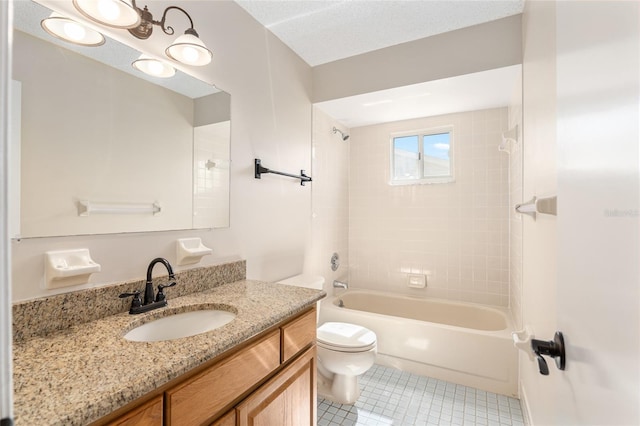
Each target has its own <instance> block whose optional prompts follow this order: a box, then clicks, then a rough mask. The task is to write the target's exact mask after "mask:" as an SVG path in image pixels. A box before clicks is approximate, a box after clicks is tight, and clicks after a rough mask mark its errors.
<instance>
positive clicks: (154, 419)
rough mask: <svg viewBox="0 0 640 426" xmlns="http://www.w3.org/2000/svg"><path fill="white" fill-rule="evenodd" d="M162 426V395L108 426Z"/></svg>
mask: <svg viewBox="0 0 640 426" xmlns="http://www.w3.org/2000/svg"><path fill="white" fill-rule="evenodd" d="M134 425H135V426H162V395H160V396H158V397H157V398H154V399H152V400H151V401H149V402H146V403H144V404H143V405H141V406H140V407H138V408H134V409H133V410H131V411H129V412H128V413H127V414H125V415H123V416H121V417H118V418H117V419H116V420H114V421H112V422H111V423H109V426H134Z"/></svg>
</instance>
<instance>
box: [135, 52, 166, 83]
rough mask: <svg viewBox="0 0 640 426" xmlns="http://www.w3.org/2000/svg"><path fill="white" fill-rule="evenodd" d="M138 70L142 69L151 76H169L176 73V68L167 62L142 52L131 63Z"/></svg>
mask: <svg viewBox="0 0 640 426" xmlns="http://www.w3.org/2000/svg"><path fill="white" fill-rule="evenodd" d="M131 65H133V67H134V68H135V69H137V70H138V71H142V72H143V73H145V74H148V75H150V76H152V77H158V78H169V77H173V76H174V75H175V74H176V69H175V68H173V67H172V66H171V65H169V64H168V63H166V62H164V61H161V60H159V59H155V58H152V57H151V56H149V55H147V54H145V53H143V54H142V55H140V57H139V58H138V59H136V60H135V61H133V63H132V64H131Z"/></svg>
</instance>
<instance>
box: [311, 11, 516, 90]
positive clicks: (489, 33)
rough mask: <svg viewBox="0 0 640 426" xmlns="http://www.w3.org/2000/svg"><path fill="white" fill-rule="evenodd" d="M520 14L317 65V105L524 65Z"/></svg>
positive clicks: (314, 87)
mask: <svg viewBox="0 0 640 426" xmlns="http://www.w3.org/2000/svg"><path fill="white" fill-rule="evenodd" d="M520 37H521V31H520V15H515V16H509V17H507V18H503V19H497V20H495V21H491V22H486V23H484V24H479V25H474V26H471V27H467V28H462V29H459V30H455V31H449V32H446V33H443V34H437V35H434V36H432V37H426V38H423V39H420V40H415V41H411V42H407V43H402V44H398V45H395V46H391V47H387V48H384V49H378V50H375V51H373V52H368V53H363V54H361V55H356V56H352V57H350V58H345V59H341V60H338V61H334V62H330V63H328V64H323V65H318V66H316V67H313V101H314V102H322V101H327V100H331V99H339V98H343V97H347V96H353V95H359V94H363V93H370V92H375V91H378V90H384V89H389V88H393V87H403V86H408V85H411V84H416V83H423V82H425V81H432V80H439V79H442V78H447V77H453V76H458V75H465V74H472V73H474V72H479V71H486V70H491V69H496V68H502V67H506V66H510V65H517V64H520V63H521V59H522V50H521V48H522V46H521V42H520Z"/></svg>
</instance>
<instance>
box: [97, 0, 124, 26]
mask: <svg viewBox="0 0 640 426" xmlns="http://www.w3.org/2000/svg"><path fill="white" fill-rule="evenodd" d="M98 11H99V12H100V14H101V15H102V17H103V18H105V19H106V20H108V21H115V20H117V19H118V18H119V17H120V8H118V5H116V4H115V2H114V1H113V0H98Z"/></svg>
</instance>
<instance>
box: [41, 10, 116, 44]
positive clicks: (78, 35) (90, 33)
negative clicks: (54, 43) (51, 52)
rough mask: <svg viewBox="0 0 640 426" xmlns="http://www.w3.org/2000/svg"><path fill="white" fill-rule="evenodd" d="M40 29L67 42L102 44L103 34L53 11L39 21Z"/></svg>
mask: <svg viewBox="0 0 640 426" xmlns="http://www.w3.org/2000/svg"><path fill="white" fill-rule="evenodd" d="M40 25H41V26H42V29H43V30H45V31H46V32H48V33H49V34H51V35H52V36H54V37H56V38H59V39H61V40H64V41H68V42H69V43H73V44H77V45H80V46H89V47H93V46H100V45H103V44H104V36H103V35H102V34H100V33H99V32H98V31H94V30H92V29H91V28H88V27H86V26H84V25H82V24H81V23H79V22H76V21H74V20H73V19H69V18H67V17H66V16H62V15H61V14H59V13H56V12H53V13H52V14H51V15H49V17H48V18H46V19H43V20H42V21H40Z"/></svg>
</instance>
